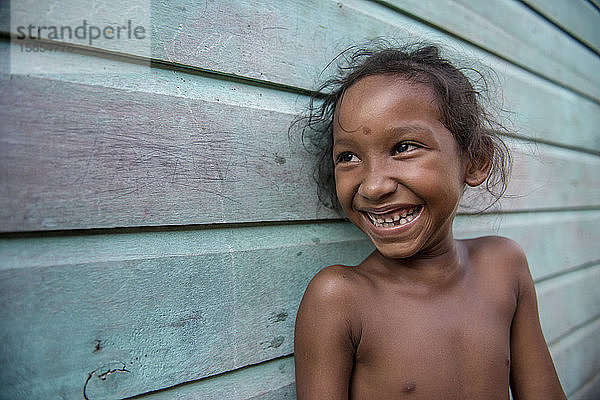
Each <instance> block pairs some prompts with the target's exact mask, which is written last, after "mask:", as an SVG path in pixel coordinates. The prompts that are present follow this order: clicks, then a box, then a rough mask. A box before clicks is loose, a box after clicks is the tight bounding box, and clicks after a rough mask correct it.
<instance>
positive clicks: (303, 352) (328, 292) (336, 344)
mask: <svg viewBox="0 0 600 400" xmlns="http://www.w3.org/2000/svg"><path fill="white" fill-rule="evenodd" d="M347 268H348V267H340V266H334V267H328V268H326V269H324V270H323V271H321V272H319V273H318V274H317V275H316V276H315V277H314V278H313V280H312V281H311V283H310V284H309V285H308V288H307V289H306V292H305V293H304V298H303V299H302V302H301V304H300V308H299V310H298V316H297V317H296V330H295V337H294V357H295V363H296V394H297V398H298V400H313V399H314V400H334V399H335V400H337V399H340V400H342V399H343V400H347V399H348V385H349V382H350V374H351V373H352V366H353V363H354V351H355V350H354V345H353V333H352V321H351V318H352V317H351V315H352V308H353V307H352V298H353V293H352V290H351V289H352V288H351V285H352V284H351V280H352V279H351V277H349V274H348V271H347V270H346V269H347Z"/></svg>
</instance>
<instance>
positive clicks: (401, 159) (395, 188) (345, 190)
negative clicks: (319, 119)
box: [333, 75, 468, 258]
mask: <svg viewBox="0 0 600 400" xmlns="http://www.w3.org/2000/svg"><path fill="white" fill-rule="evenodd" d="M333 140H334V146H333V158H334V164H335V182H336V192H337V196H338V199H339V201H340V204H341V205H342V208H343V210H344V212H345V213H346V215H347V216H348V217H349V218H350V220H351V221H352V222H353V223H354V224H355V225H356V226H358V227H359V228H360V229H361V230H362V231H364V232H365V233H366V234H367V235H368V236H369V238H370V239H371V240H372V241H373V243H374V244H375V246H376V247H377V249H378V250H379V252H380V253H381V254H383V255H384V256H386V257H390V258H406V257H411V256H415V255H417V256H433V255H436V254H441V253H443V252H445V251H447V250H448V249H449V248H450V247H449V246H452V245H453V237H452V221H453V219H454V215H455V214H456V210H457V207H458V203H459V200H460V197H461V194H462V192H463V188H464V185H465V179H466V170H467V164H468V163H467V161H466V160H465V158H464V157H462V155H461V151H460V149H459V147H458V144H457V143H456V140H455V139H454V137H453V136H452V134H451V133H450V132H449V131H448V130H447V129H446V127H445V126H444V125H443V124H442V122H441V121H440V116H439V112H438V110H437V107H436V102H435V99H434V96H433V93H432V92H431V90H430V88H429V87H427V86H426V85H421V84H413V83H409V82H406V81H403V80H401V79H400V78H398V77H397V76H388V75H374V76H367V77H365V78H362V79H360V80H359V81H358V82H356V83H355V84H353V85H352V86H351V87H350V88H348V90H347V91H346V93H345V94H344V96H343V97H342V99H341V100H340V102H339V104H338V105H337V107H336V112H335V114H334V125H333Z"/></svg>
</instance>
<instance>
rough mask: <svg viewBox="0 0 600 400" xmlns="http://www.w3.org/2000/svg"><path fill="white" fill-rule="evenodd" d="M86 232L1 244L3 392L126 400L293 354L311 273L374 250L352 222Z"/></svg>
mask: <svg viewBox="0 0 600 400" xmlns="http://www.w3.org/2000/svg"><path fill="white" fill-rule="evenodd" d="M140 236H141V237H142V238H145V239H149V240H150V241H149V242H148V241H147V240H146V241H144V240H140ZM353 237H354V238H355V239H354V240H353ZM83 239H84V240H83V241H81V242H80V241H79V240H78V237H56V238H47V239H34V240H33V242H31V241H30V242H29V246H27V245H26V243H25V242H27V241H28V240H27V239H23V240H25V242H22V241H21V240H22V239H15V240H14V241H12V240H8V243H7V242H5V243H4V244H5V246H6V248H7V249H9V252H10V251H15V249H21V250H20V251H19V254H14V253H13V257H11V256H10V255H7V256H6V257H5V256H4V254H3V257H1V258H2V260H3V264H4V265H5V267H3V270H2V273H1V278H0V282H1V286H0V319H1V320H2V321H10V323H5V324H2V326H1V328H0V357H1V359H0V362H1V363H2V365H11V366H12V367H11V368H10V369H6V368H5V369H2V371H0V386H2V387H3V393H2V395H1V396H0V397H2V398H6V399H15V398H55V397H60V396H64V397H66V398H77V397H80V396H81V393H82V390H83V387H84V386H86V393H87V395H88V397H89V398H90V399H96V398H117V397H126V396H131V395H136V394H140V393H145V392H148V391H151V390H156V389H162V388H165V387H170V386H173V385H175V384H179V383H181V382H187V381H190V380H195V379H200V378H203V377H207V376H211V375H215V374H219V373H222V372H226V371H230V370H233V369H237V368H240V367H243V366H246V365H248V364H255V363H258V362H261V361H265V360H269V359H272V358H275V357H280V356H283V355H288V354H290V353H292V351H293V325H294V319H295V313H296V309H297V306H298V304H299V301H300V298H301V296H302V293H303V291H304V288H305V287H306V285H307V284H308V281H309V280H310V278H311V277H312V276H313V275H314V274H315V273H316V272H317V271H318V270H319V269H321V268H322V267H323V266H325V265H327V264H328V263H333V262H334V261H337V262H344V263H349V264H353V263H356V262H358V261H360V260H361V259H362V258H364V257H365V256H366V255H367V254H368V252H369V251H370V249H371V245H370V244H369V243H368V242H366V241H365V240H364V238H363V237H362V234H360V236H358V234H357V233H356V229H355V228H353V227H351V226H349V225H346V224H328V225H319V224H312V225H291V226H281V227H272V228H239V229H208V230H203V231H198V232H195V231H190V232H163V233H161V234H157V235H154V234H151V233H150V234H143V235H139V234H132V236H129V235H127V234H125V235H106V236H105V235H98V236H90V237H87V238H86V237H84V238H83ZM44 242H50V243H55V245H52V244H50V245H48V246H44V244H43V243H44ZM54 246H58V247H55V248H54V251H53V252H48V256H49V257H50V258H51V259H52V261H51V263H52V266H48V267H44V266H39V265H38V263H37V261H36V260H40V262H41V264H44V263H45V261H44V258H45V256H44V254H46V253H47V252H46V251H45V250H44V248H46V249H47V248H48V247H54ZM27 247H29V249H27ZM69 247H70V248H79V252H78V254H76V255H74V256H71V255H70V254H69V253H68V252H65V251H64V249H65V248H69ZM150 247H153V248H155V249H154V250H153V251H151V252H148V253H150V254H147V253H146V252H145V249H146V248H150ZM60 248H62V249H60ZM59 249H60V250H59ZM107 251H111V252H112V253H113V254H114V255H113V257H105V254H104V253H105V252H107ZM3 253H4V252H3ZM36 253H37V255H36ZM342 253H343V254H342ZM27 254H29V255H30V256H31V257H29V256H27ZM131 255H136V256H135V257H134V258H133V259H131V258H130V257H131ZM86 258H87V259H88V261H84V260H85V259H86ZM119 258H121V259H120V260H119ZM5 260H8V261H5ZM14 260H16V261H17V264H13V261H14ZM28 260H29V262H28ZM110 371H113V372H112V373H110ZM107 372H108V374H107ZM103 378H106V379H103ZM86 382H87V383H86Z"/></svg>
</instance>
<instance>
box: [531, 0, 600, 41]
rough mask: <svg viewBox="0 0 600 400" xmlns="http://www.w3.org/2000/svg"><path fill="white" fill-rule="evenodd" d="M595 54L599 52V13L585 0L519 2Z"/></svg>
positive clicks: (533, 0)
mask: <svg viewBox="0 0 600 400" xmlns="http://www.w3.org/2000/svg"><path fill="white" fill-rule="evenodd" d="M521 1H522V2H523V3H525V4H527V5H529V6H530V7H532V8H534V9H535V10H536V11H537V12H539V13H540V14H542V15H544V16H545V17H546V18H548V19H549V20H551V21H552V22H554V23H555V24H557V25H558V26H560V27H561V28H562V29H564V30H565V31H567V32H569V33H570V34H571V35H573V36H575V37H576V38H577V39H579V40H581V41H582V42H583V43H585V44H586V45H587V46H589V47H590V48H592V49H594V50H595V51H596V52H600V29H598V26H599V25H600V12H598V10H597V9H596V8H594V6H593V5H592V4H590V3H589V2H588V1H586V0H553V1H544V0H521Z"/></svg>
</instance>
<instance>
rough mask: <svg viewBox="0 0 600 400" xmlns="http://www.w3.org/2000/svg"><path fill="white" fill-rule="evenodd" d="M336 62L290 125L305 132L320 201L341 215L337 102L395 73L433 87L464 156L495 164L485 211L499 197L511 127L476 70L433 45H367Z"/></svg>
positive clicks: (507, 162) (507, 164)
mask: <svg viewBox="0 0 600 400" xmlns="http://www.w3.org/2000/svg"><path fill="white" fill-rule="evenodd" d="M350 53H351V54H350ZM348 54H350V55H348ZM336 59H340V60H341V62H340V63H339V64H338V67H337V76H336V77H334V78H331V79H329V80H327V81H325V82H324V83H323V84H322V85H321V86H320V87H319V89H318V90H317V91H316V92H314V94H313V95H312V96H311V99H310V103H309V107H308V111H307V112H306V113H305V114H304V115H302V116H300V117H298V118H296V120H295V121H294V122H293V124H292V127H294V126H299V127H300V128H301V132H302V142H303V143H304V146H305V148H307V149H309V150H311V152H313V153H314V154H315V155H316V157H317V163H316V166H315V170H314V178H315V180H316V182H317V186H318V195H319V199H320V200H321V202H322V203H323V204H324V205H325V206H327V207H329V208H332V209H334V210H336V211H338V212H340V211H341V207H340V205H339V202H338V200H337V196H336V191H335V178H334V164H333V155H332V151H333V115H334V112H335V107H336V104H337V103H338V101H339V100H340V98H341V97H342V96H343V95H344V93H345V91H346V90H347V89H348V88H349V87H350V86H352V85H353V84H354V83H355V82H357V81H358V80H359V79H361V78H364V77H366V76H370V75H379V74H386V75H397V76H399V78H401V79H403V80H406V81H408V82H411V83H415V84H425V85H427V86H429V87H430V88H431V89H433V93H434V96H435V99H436V101H437V105H438V109H439V112H440V115H441V122H442V123H443V124H444V125H445V126H446V128H447V129H448V130H449V131H450V132H452V134H453V136H454V138H455V139H456V141H457V143H458V144H459V147H460V149H461V150H462V152H463V154H464V155H465V156H466V157H469V159H470V160H474V161H483V162H485V161H487V160H489V162H490V163H491V170H490V173H489V175H488V177H487V179H486V181H485V189H486V191H487V192H488V193H489V194H491V195H492V197H493V199H494V200H493V201H492V202H491V204H489V206H488V207H485V208H486V209H487V208H489V207H490V206H492V205H493V204H494V203H495V202H496V201H497V200H499V199H500V197H501V196H502V195H503V194H504V192H505V191H506V188H507V184H508V178H509V175H510V167H511V157H510V152H509V150H508V147H507V146H506V144H505V143H504V142H503V141H502V139H501V138H500V137H499V136H498V132H505V133H507V129H506V128H505V127H504V126H503V125H502V124H501V123H500V122H499V121H497V120H496V119H495V118H494V117H493V116H492V114H491V113H490V112H489V111H488V110H486V108H485V107H484V104H486V102H487V100H488V99H489V91H488V86H487V82H486V79H485V77H484V75H483V74H482V73H480V72H479V71H477V70H476V69H473V68H466V69H458V68H456V67H454V65H452V64H451V62H450V61H449V60H448V59H446V58H443V57H442V56H441V55H440V50H439V48H438V47H437V46H435V45H431V44H428V45H412V46H404V47H398V46H391V45H390V44H389V42H387V41H379V42H376V43H375V44H371V45H370V46H369V47H360V48H357V47H351V48H349V49H347V50H345V51H344V52H342V53H340V55H338V56H337V57H336V58H335V59H334V60H333V61H332V63H333V62H334V61H335V60H336ZM330 64H331V63H330ZM463 71H464V72H463ZM465 73H469V74H474V75H475V77H476V79H474V80H473V82H472V81H471V80H469V78H467V76H466V75H465Z"/></svg>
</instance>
